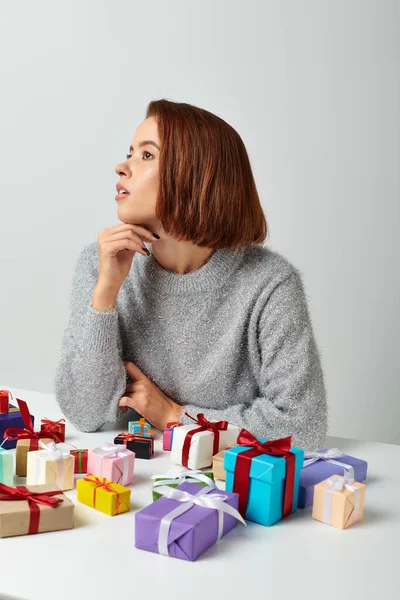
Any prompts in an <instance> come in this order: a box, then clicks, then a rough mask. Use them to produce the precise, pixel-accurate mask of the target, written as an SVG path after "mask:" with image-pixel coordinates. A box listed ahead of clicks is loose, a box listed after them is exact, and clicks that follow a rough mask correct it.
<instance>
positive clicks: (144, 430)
mask: <svg viewBox="0 0 400 600" xmlns="http://www.w3.org/2000/svg"><path fill="white" fill-rule="evenodd" d="M128 433H138V434H139V435H140V436H141V437H147V438H153V437H154V431H153V430H152V428H151V425H150V423H148V422H147V421H145V419H143V418H142V419H139V421H129V423H128Z"/></svg>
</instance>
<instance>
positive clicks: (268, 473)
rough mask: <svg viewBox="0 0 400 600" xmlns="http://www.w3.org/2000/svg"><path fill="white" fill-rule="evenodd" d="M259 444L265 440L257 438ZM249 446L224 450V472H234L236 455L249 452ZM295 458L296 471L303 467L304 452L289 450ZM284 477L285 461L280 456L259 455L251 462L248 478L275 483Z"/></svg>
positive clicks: (292, 448) (294, 449) (298, 449)
mask: <svg viewBox="0 0 400 600" xmlns="http://www.w3.org/2000/svg"><path fill="white" fill-rule="evenodd" d="M257 439H258V441H259V442H262V443H264V442H266V441H267V440H266V439H264V438H261V437H258V438H257ZM250 449H251V446H234V447H233V448H230V449H228V450H225V455H224V469H225V470H226V471H234V470H235V467H236V459H237V456H238V454H240V453H241V452H244V451H245V450H250ZM290 452H293V454H295V456H296V469H297V470H299V469H300V468H301V467H302V466H303V458H304V450H302V449H300V448H294V447H291V448H290ZM284 477H286V460H285V459H284V458H283V457H281V456H272V455H271V454H260V455H259V456H255V457H253V458H252V460H251V467H250V478H251V479H259V480H261V481H264V482H265V483H271V484H273V483H276V482H277V481H280V480H281V479H283V478H284Z"/></svg>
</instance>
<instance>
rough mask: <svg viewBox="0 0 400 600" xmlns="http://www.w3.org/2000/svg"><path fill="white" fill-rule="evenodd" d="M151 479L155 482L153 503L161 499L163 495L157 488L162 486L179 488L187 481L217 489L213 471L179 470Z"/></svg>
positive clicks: (154, 476)
mask: <svg viewBox="0 0 400 600" xmlns="http://www.w3.org/2000/svg"><path fill="white" fill-rule="evenodd" d="M151 478H152V479H154V480H155V481H154V484H153V501H154V500H157V499H158V498H161V496H162V494H160V493H159V492H158V491H157V488H159V487H160V486H161V485H164V486H165V485H169V486H170V487H173V488H177V487H178V486H180V485H181V483H184V482H186V481H187V482H189V483H196V484H197V485H202V486H209V487H212V488H215V487H216V486H215V483H214V476H213V474H212V471H208V472H203V471H188V470H184V471H181V470H178V469H171V470H170V471H167V472H166V473H164V474H163V475H152V477H151Z"/></svg>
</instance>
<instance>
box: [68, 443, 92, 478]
mask: <svg viewBox="0 0 400 600" xmlns="http://www.w3.org/2000/svg"><path fill="white" fill-rule="evenodd" d="M71 456H73V457H74V463H75V464H74V473H87V461H88V451H87V450H86V449H85V450H82V449H79V448H77V449H76V450H71Z"/></svg>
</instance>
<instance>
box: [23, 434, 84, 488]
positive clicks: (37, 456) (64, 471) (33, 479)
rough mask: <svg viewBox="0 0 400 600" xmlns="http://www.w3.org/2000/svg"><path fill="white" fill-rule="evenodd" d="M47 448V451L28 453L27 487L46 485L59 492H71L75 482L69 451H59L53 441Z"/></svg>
mask: <svg viewBox="0 0 400 600" xmlns="http://www.w3.org/2000/svg"><path fill="white" fill-rule="evenodd" d="M40 445H42V444H40ZM43 445H45V444H43ZM47 447H48V449H44V450H37V451H34V452H28V460H27V473H26V483H27V485H42V484H47V483H48V484H54V485H55V486H56V487H58V488H59V489H60V490H64V491H65V490H72V489H73V487H74V482H75V478H74V471H75V459H74V457H73V456H72V455H71V454H70V453H69V451H68V452H62V451H60V450H59V449H58V448H57V447H56V445H55V443H54V441H52V442H50V444H48V446H47Z"/></svg>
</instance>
